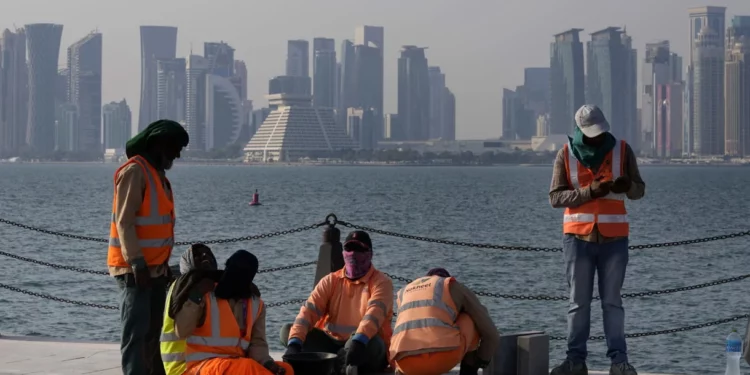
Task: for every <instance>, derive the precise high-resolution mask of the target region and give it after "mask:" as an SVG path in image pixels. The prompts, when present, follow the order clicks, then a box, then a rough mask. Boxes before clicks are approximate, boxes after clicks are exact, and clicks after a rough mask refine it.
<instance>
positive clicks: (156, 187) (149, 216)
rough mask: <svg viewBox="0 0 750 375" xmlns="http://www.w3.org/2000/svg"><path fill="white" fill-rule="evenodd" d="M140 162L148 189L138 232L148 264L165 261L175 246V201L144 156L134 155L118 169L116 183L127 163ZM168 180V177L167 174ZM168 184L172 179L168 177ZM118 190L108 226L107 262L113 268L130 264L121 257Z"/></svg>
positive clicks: (137, 228) (138, 217) (142, 204)
mask: <svg viewBox="0 0 750 375" xmlns="http://www.w3.org/2000/svg"><path fill="white" fill-rule="evenodd" d="M131 164H137V165H138V166H140V167H141V169H142V170H143V174H144V175H145V176H146V190H145V192H144V195H143V203H141V207H140V208H139V209H138V211H137V212H136V218H135V231H136V233H137V234H138V243H139V244H140V246H141V251H142V252H143V256H144V257H145V260H146V264H147V265H149V266H156V265H160V264H164V263H165V262H166V261H167V260H168V259H169V256H170V255H171V254H172V246H173V245H174V223H175V216H174V202H172V195H171V192H170V193H169V194H168V193H167V192H166V191H165V190H164V186H163V185H162V182H161V178H160V177H159V173H158V172H157V171H156V169H155V168H154V167H152V166H151V164H149V162H148V161H146V159H145V158H143V157H141V156H138V155H136V156H133V157H132V158H130V159H129V160H128V161H127V162H125V164H123V165H122V166H120V168H118V169H117V171H115V182H116V181H117V175H118V174H119V173H120V171H121V170H122V169H123V168H125V167H126V166H128V165H131ZM165 179H166V177H165ZM166 182H167V183H169V180H166ZM116 202H117V191H116V190H115V194H114V198H113V199H112V223H111V224H110V229H109V251H108V253H107V265H108V266H110V267H129V266H130V265H129V264H128V263H127V262H125V259H124V258H123V257H122V245H121V243H120V235H119V234H118V233H117V224H116V223H115V217H116V212H115V211H116V207H115V205H116Z"/></svg>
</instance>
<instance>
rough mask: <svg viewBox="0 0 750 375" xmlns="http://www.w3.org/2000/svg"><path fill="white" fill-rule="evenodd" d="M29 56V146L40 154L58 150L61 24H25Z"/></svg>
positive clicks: (27, 139)
mask: <svg viewBox="0 0 750 375" xmlns="http://www.w3.org/2000/svg"><path fill="white" fill-rule="evenodd" d="M25 29H26V41H27V50H28V55H29V63H28V64H29V106H28V108H29V115H28V127H27V133H26V143H27V144H28V145H29V146H30V148H31V150H32V151H33V152H35V153H37V154H49V153H51V152H52V151H53V150H54V148H55V137H54V134H55V83H56V81H57V61H58V58H59V57H60V38H61V37H62V30H63V26H62V25H55V24H49V23H36V24H30V25H26V27H25Z"/></svg>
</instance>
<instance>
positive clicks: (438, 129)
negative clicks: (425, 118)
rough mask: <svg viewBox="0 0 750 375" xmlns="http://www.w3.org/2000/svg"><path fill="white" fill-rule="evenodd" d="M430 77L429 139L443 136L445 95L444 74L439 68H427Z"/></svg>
mask: <svg viewBox="0 0 750 375" xmlns="http://www.w3.org/2000/svg"><path fill="white" fill-rule="evenodd" d="M427 74H428V75H429V77H430V139H438V138H440V137H442V135H443V126H444V122H443V114H444V111H443V103H444V95H445V74H443V72H441V71H440V67H439V66H430V67H427Z"/></svg>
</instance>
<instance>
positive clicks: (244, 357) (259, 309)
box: [175, 250, 294, 375]
mask: <svg viewBox="0 0 750 375" xmlns="http://www.w3.org/2000/svg"><path fill="white" fill-rule="evenodd" d="M257 273H258V258H256V257H255V255H253V254H251V253H249V252H247V251H245V250H239V251H237V252H235V253H234V254H232V256H230V257H229V259H227V262H226V264H225V267H224V271H223V273H222V275H221V277H220V278H219V281H218V283H213V282H205V281H202V282H200V283H199V284H198V287H197V288H193V289H192V291H191V293H190V295H189V297H188V298H187V300H186V301H185V303H184V305H183V306H182V308H181V309H180V310H179V311H178V312H177V315H176V316H175V333H176V334H177V337H178V338H179V339H183V340H186V341H187V348H186V351H185V362H186V365H187V372H186V374H200V375H233V374H245V375H266V374H268V375H294V370H293V369H292V367H291V366H290V365H289V364H286V363H282V362H275V361H274V360H273V358H272V357H271V355H270V354H269V351H268V342H267V341H266V307H265V305H264V303H263V300H262V299H261V298H260V290H258V287H257V286H256V285H255V284H254V283H253V280H254V279H255V275H256V274H257ZM204 280H207V279H204Z"/></svg>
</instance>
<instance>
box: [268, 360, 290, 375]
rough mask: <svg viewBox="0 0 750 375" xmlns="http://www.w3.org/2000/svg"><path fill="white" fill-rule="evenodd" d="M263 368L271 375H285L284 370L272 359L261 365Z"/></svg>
mask: <svg viewBox="0 0 750 375" xmlns="http://www.w3.org/2000/svg"><path fill="white" fill-rule="evenodd" d="M263 367H265V368H266V370H268V371H271V373H272V374H273V375H286V370H285V369H284V368H283V367H281V366H279V365H278V364H277V363H276V362H274V361H273V359H271V360H268V361H266V363H264V364H263Z"/></svg>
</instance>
